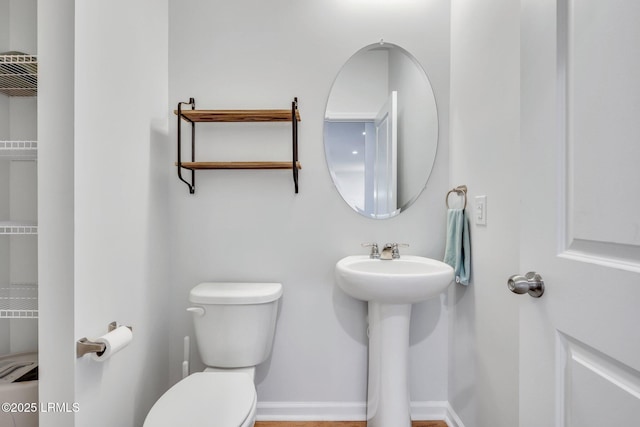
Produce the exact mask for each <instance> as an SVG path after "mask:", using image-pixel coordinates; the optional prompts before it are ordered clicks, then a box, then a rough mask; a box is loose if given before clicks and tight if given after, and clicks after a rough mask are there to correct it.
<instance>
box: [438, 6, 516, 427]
mask: <svg viewBox="0 0 640 427" xmlns="http://www.w3.org/2000/svg"><path fill="white" fill-rule="evenodd" d="M451 4H452V11H451V14H452V19H451V34H452V39H451V52H452V53H451V154H450V155H451V183H452V185H459V184H467V185H468V186H469V202H470V205H469V207H470V209H469V210H468V211H469V213H471V212H473V204H472V202H473V198H474V197H475V196H477V195H487V205H488V217H487V225H486V226H476V225H474V224H472V225H471V246H472V253H473V258H472V266H471V277H472V283H471V284H470V285H469V287H468V288H464V287H462V286H456V287H455V288H453V290H452V292H450V297H451V301H450V303H451V309H452V313H451V314H452V315H451V332H450V336H451V359H450V360H451V363H452V366H451V373H450V382H449V398H450V402H451V404H452V406H453V409H454V410H455V411H456V412H457V413H458V415H460V417H461V419H462V421H463V422H464V425H465V427H500V426H502V427H513V426H517V425H518V409H517V408H518V342H519V341H518V306H517V304H514V301H513V299H511V298H510V297H511V295H510V294H509V292H508V290H507V288H506V280H507V278H508V277H509V276H510V275H512V274H516V273H518V271H517V269H518V266H519V207H518V205H519V191H518V189H519V187H518V184H519V179H518V176H519V174H520V173H523V171H522V169H521V165H519V164H518V163H519V108H520V99H519V37H520V27H519V22H520V3H519V1H517V0H491V1H485V2H475V1H470V0H455V1H453V2H452V3H451ZM521 273H524V272H521Z"/></svg>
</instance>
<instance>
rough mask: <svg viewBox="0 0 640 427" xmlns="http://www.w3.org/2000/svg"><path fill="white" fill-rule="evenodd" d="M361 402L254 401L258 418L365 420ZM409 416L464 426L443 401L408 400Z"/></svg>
mask: <svg viewBox="0 0 640 427" xmlns="http://www.w3.org/2000/svg"><path fill="white" fill-rule="evenodd" d="M366 419H367V408H366V404H365V403H364V402H258V407H257V413H256V420H258V421H366ZM411 419H413V420H416V421H423V420H429V421H437V420H442V421H444V422H446V423H447V425H448V426H449V427H464V424H463V423H462V421H461V420H460V417H458V415H457V414H456V413H455V411H454V410H453V408H452V407H451V405H450V404H449V402H447V401H427V402H411Z"/></svg>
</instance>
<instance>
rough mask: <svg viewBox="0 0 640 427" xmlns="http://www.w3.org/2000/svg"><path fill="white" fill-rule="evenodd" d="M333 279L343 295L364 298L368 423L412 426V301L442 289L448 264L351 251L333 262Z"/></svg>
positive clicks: (373, 426)
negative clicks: (390, 258)
mask: <svg viewBox="0 0 640 427" xmlns="http://www.w3.org/2000/svg"><path fill="white" fill-rule="evenodd" d="M336 279H337V282H338V286H339V287H340V288H341V289H342V290H343V291H344V292H346V293H347V294H348V295H351V296H352V297H354V298H357V299H359V300H362V301H368V303H369V390H368V396H367V426H368V427H411V414H410V409H409V375H408V373H409V372H408V371H409V322H410V320H411V305H412V304H413V303H416V302H420V301H426V300H428V299H429V298H433V297H436V296H438V295H440V294H441V293H442V292H444V290H445V289H447V287H448V286H449V285H450V284H451V282H452V280H453V268H451V266H449V265H447V264H445V263H443V262H440V261H436V260H434V259H429V258H424V257H419V256H414V255H407V256H403V257H402V258H399V259H394V260H380V259H372V258H370V257H368V256H366V255H355V256H348V257H345V258H342V259H341V260H340V261H338V262H337V263H336Z"/></svg>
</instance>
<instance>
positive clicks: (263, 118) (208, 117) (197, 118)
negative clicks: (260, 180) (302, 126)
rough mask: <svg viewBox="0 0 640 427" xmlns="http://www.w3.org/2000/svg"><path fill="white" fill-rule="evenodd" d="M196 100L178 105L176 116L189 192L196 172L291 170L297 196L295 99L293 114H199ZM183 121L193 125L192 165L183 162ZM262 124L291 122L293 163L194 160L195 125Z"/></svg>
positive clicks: (179, 161) (258, 111)
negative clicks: (224, 123) (188, 179)
mask: <svg viewBox="0 0 640 427" xmlns="http://www.w3.org/2000/svg"><path fill="white" fill-rule="evenodd" d="M183 105H189V106H191V109H190V110H183V109H182V106H183ZM195 107H196V103H195V100H194V99H193V98H190V99H189V102H180V103H178V109H177V110H175V111H174V113H175V114H176V115H177V116H178V161H177V162H176V166H178V178H179V179H180V180H181V181H182V182H184V183H185V184H187V186H188V187H189V192H190V193H191V194H193V193H195V171H196V170H211V169H289V170H292V171H293V183H294V187H295V192H296V193H297V192H298V170H299V169H302V166H301V165H300V162H299V161H298V122H299V121H300V112H299V111H298V98H294V99H293V102H292V103H291V109H290V110H196V109H195ZM182 120H184V121H187V122H189V123H191V156H190V157H191V161H190V162H184V161H182V127H181V126H182ZM222 122H226V123H230V122H242V123H262V122H290V123H291V128H292V152H293V156H292V160H291V161H282V162H273V161H251V162H197V161H196V160H195V124H196V123H222ZM182 169H187V170H190V171H191V182H189V181H187V180H185V179H184V178H183V177H182Z"/></svg>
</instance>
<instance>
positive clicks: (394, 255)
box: [384, 243, 409, 259]
mask: <svg viewBox="0 0 640 427" xmlns="http://www.w3.org/2000/svg"><path fill="white" fill-rule="evenodd" d="M384 247H385V248H391V257H392V258H393V259H398V258H400V251H399V250H398V248H399V247H403V248H408V247H409V244H408V243H386V244H385V245H384Z"/></svg>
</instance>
